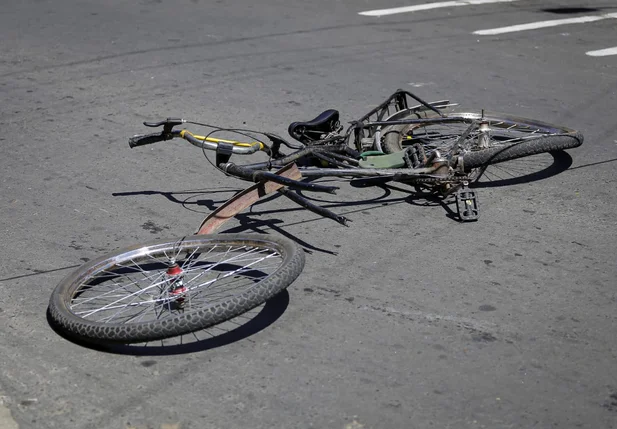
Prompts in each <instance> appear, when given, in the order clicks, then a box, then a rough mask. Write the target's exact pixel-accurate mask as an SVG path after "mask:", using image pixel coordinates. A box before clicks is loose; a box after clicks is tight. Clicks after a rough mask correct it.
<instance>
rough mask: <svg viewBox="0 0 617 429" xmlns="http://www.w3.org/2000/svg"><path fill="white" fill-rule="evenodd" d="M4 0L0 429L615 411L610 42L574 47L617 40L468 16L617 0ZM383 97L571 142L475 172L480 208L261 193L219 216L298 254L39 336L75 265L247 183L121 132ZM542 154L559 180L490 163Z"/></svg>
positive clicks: (615, 204)
mask: <svg viewBox="0 0 617 429" xmlns="http://www.w3.org/2000/svg"><path fill="white" fill-rule="evenodd" d="M4 3H5V4H4V6H5V7H3V10H2V12H1V13H0V36H1V37H0V40H1V42H0V94H1V95H2V103H1V104H0V129H1V130H2V133H1V134H0V147H1V148H2V156H1V157H0V179H1V182H2V192H1V193H0V213H1V216H0V231H1V232H2V235H1V237H2V242H3V244H4V245H3V246H2V248H0V261H2V262H1V263H0V292H1V296H2V300H1V301H0V339H1V340H0V428H2V429H5V428H6V429H13V428H17V427H19V428H20V429H27V428H73V427H75V428H97V429H98V428H122V429H125V428H131V429H137V428H138V429H145V428H152V429H179V428H182V429H188V428H279V427H280V428H309V427H315V428H336V429H343V428H344V429H361V428H364V429H368V428H457V429H458V428H532V427H534V428H554V427H560V428H577V427H583V428H614V427H617V364H616V357H617V356H616V354H617V339H616V334H617V329H616V328H617V319H616V315H615V310H616V308H617V307H616V304H617V303H616V297H617V295H616V285H617V282H616V281H615V277H616V275H617V268H616V265H617V264H616V257H615V255H616V253H617V245H616V243H615V239H616V236H617V221H616V219H615V210H616V208H617V192H616V191H615V186H616V185H617V175H616V174H615V173H614V170H613V169H614V168H615V167H616V166H617V162H616V161H617V125H616V122H615V113H614V110H615V106H617V56H615V55H613V56H604V57H591V56H588V55H586V52H588V51H592V50H598V49H603V48H610V47H614V46H615V45H616V44H617V42H616V40H617V37H616V36H617V27H616V26H615V22H616V21H615V19H604V20H600V21H597V22H590V23H584V24H583V23H581V24H571V25H564V26H556V27H550V28H543V29H538V30H530V31H524V32H514V33H507V34H502V35H499V36H478V35H474V34H473V32H474V31H476V30H480V29H487V28H496V27H504V26H508V25H515V24H521V23H528V22H536V21H545V20H553V19H563V18H570V17H579V16H587V15H598V14H603V13H614V12H617V5H615V3H614V2H613V1H609V0H606V1H602V0H589V1H585V2H578V1H574V0H561V1H558V0H549V1H540V0H518V1H513V2H502V3H495V4H482V5H467V6H459V7H444V8H440V9H433V10H425V11H418V12H413V13H405V14H395V15H389V16H383V17H369V16H361V15H358V12H361V11H365V10H372V9H383V8H390V7H396V6H404V5H412V4H419V3H421V2H420V1H419V0H409V1H408V2H402V3H401V2H393V1H388V0H376V1H370V2H369V1H363V0H330V1H325V0H315V1H312V2H299V1H282V0H260V1H255V2H247V1H240V0H231V1H220V0H219V1H216V2H215V1H211V2H210V1H205V0H201V1H200V0H178V1H174V2H171V1H163V0H140V1H135V2H125V1H120V0H105V1H100V0H97V1H95V0H83V1H80V2H71V1H68V0H55V1H51V0H23V1H21V2H10V3H9V2H6V1H5V2H4ZM568 8H579V9H574V10H568ZM560 12H561V13H560ZM397 88H404V89H407V90H411V91H414V92H416V93H418V95H420V96H421V97H423V98H426V99H431V100H438V99H446V98H447V99H450V100H452V101H456V102H459V103H461V104H462V105H464V106H469V107H473V108H485V109H488V110H494V111H503V112H508V113H511V114H514V115H519V116H524V117H531V118H536V119H540V120H543V121H547V122H551V123H557V124H563V125H566V126H569V127H571V128H574V129H579V130H581V131H582V132H583V133H584V135H585V143H584V145H583V146H581V147H580V148H577V149H575V150H571V151H569V155H570V156H571V158H569V157H565V158H563V157H562V158H559V159H553V158H552V157H551V156H550V155H546V156H540V157H538V159H537V160H533V163H536V164H533V163H532V164H531V166H530V164H528V163H521V164H516V163H515V164H513V165H514V166H515V168H516V169H519V170H518V173H517V172H515V173H511V172H506V171H501V170H492V171H491V172H490V174H491V175H490V176H487V179H486V181H485V182H483V184H482V185H481V186H480V187H479V188H478V192H479V198H480V203H481V209H482V213H481V219H480V220H479V221H478V222H475V223H466V224H461V223H458V222H456V221H454V220H452V219H451V218H450V217H449V216H448V211H447V210H446V209H445V208H444V207H442V206H440V205H436V204H431V203H430V202H426V201H424V200H422V199H418V198H414V197H413V194H411V193H410V191H411V190H410V189H407V188H406V187H405V186H403V185H400V186H399V185H393V186H388V187H358V186H355V187H354V186H352V185H350V184H349V183H348V182H347V181H344V180H340V181H336V182H337V184H338V185H339V186H341V190H340V192H339V193H338V195H336V196H331V195H328V196H327V197H325V198H323V199H321V197H320V199H321V201H322V202H323V203H324V204H326V205H328V206H329V207H330V208H331V209H332V210H334V211H335V212H337V213H339V214H344V215H345V216H347V217H349V218H351V219H352V220H353V222H352V224H351V227H350V228H344V227H342V226H340V225H337V224H336V223H334V222H332V221H329V220H325V219H320V218H318V217H317V216H316V215H314V214H312V213H310V212H307V211H304V210H301V209H299V208H297V207H296V206H294V205H293V204H292V203H291V202H289V201H286V200H284V199H282V198H272V199H269V200H267V201H265V202H264V203H260V204H258V205H256V206H255V207H253V208H252V210H251V211H249V212H246V213H244V214H242V215H241V216H239V218H238V220H234V221H233V222H232V223H231V224H229V225H227V226H226V227H225V230H226V231H236V232H238V231H246V232H251V233H266V234H283V235H286V236H288V237H290V238H292V239H294V240H296V241H297V242H298V243H300V244H301V245H302V246H303V247H304V248H305V249H306V252H307V255H306V256H307V263H306V267H305V269H304V272H303V273H302V275H301V276H300V277H299V279H298V280H297V281H296V282H295V283H294V284H292V286H291V287H290V288H289V290H288V292H287V293H284V294H282V295H281V296H279V297H277V298H276V299H274V300H272V301H271V302H269V303H267V304H266V305H265V306H263V307H260V308H258V309H256V310H254V311H252V312H250V313H248V314H247V315H245V316H242V317H239V318H237V319H235V320H233V321H231V322H228V323H226V324H224V325H221V326H220V327H215V328H211V329H209V330H206V331H203V332H199V333H196V335H195V336H187V337H190V338H183V339H176V340H175V342H173V343H171V342H167V343H162V344H148V345H138V346H131V347H128V346H127V347H116V348H112V349H104V350H95V349H92V348H88V347H84V346H82V345H78V344H75V343H72V342H70V341H68V340H66V339H64V338H63V337H62V336H60V335H58V334H57V333H56V332H54V331H53V330H52V328H51V327H50V326H49V324H48V321H47V318H46V308H47V303H48V300H49V297H50V295H51V293H52V291H53V289H54V287H55V286H56V285H57V284H58V283H59V282H60V281H61V280H62V278H63V277H64V276H65V275H67V274H68V273H70V272H71V270H74V269H75V268H76V267H77V266H79V265H80V264H82V263H83V262H84V261H87V260H89V259H92V258H95V257H98V256H101V255H103V254H105V253H108V252H112V251H114V250H115V249H117V248H119V247H123V246H127V245H130V244H133V243H138V242H143V241H148V240H152V239H155V238H158V237H176V236H182V235H185V234H187V233H190V232H193V231H194V230H195V228H196V227H197V226H198V224H199V222H200V221H201V219H202V218H203V217H204V216H206V215H207V214H208V213H209V212H210V211H211V210H212V209H213V208H214V207H216V206H218V205H220V204H221V203H222V202H223V201H225V199H226V198H228V197H230V196H231V195H233V193H234V192H235V191H237V190H240V189H242V188H243V187H245V186H246V184H245V183H243V182H240V181H237V180H235V179H231V178H227V177H225V176H224V175H223V174H221V173H219V172H217V171H215V170H214V169H213V168H212V167H211V166H210V164H209V163H208V162H207V161H206V159H205V158H204V157H203V155H202V154H201V153H200V151H199V150H196V149H195V148H194V147H192V146H190V145H187V144H183V142H182V141H179V142H176V141H174V142H169V143H165V144H160V145H155V146H149V147H144V148H138V149H133V150H131V149H129V148H128V145H127V138H128V137H129V136H131V135H133V134H136V133H141V132H145V131H146V129H145V128H144V127H143V126H141V122H142V121H144V120H147V119H159V118H165V117H168V116H180V117H184V118H190V119H194V120H200V121H203V122H207V123H213V124H217V125H222V126H230V127H231V126H236V127H237V126H246V127H252V128H258V129H261V130H265V131H272V132H277V133H279V134H281V135H282V134H284V133H285V132H286V128H287V125H288V124H289V123H290V122H292V121H294V120H302V119H310V118H311V117H313V116H314V115H316V114H317V113H319V112H321V111H322V110H325V109H327V108H337V109H339V110H340V111H341V113H342V119H343V120H344V121H349V120H353V119H355V118H357V117H358V116H360V115H361V114H363V113H365V112H366V111H367V110H369V109H370V108H371V107H373V106H374V105H375V104H377V103H378V102H380V101H382V100H383V99H384V98H385V97H386V96H387V95H389V94H390V93H392V92H393V91H394V90H396V89H397ZM551 164H559V165H561V166H562V167H563V168H559V166H557V170H564V169H565V171H560V172H559V174H546V175H544V176H546V177H543V178H542V180H514V181H512V180H510V181H509V182H508V180H507V179H508V178H509V177H510V176H509V174H522V175H523V176H524V175H525V172H524V170H523V169H524V168H540V169H543V168H548V169H549V170H547V171H553V170H551V168H553V167H555V165H553V167H550V166H551ZM567 167H569V168H567ZM566 168H567V169H566ZM532 177H535V176H532ZM508 183H509V184H510V185H509V186H501V185H504V184H508Z"/></svg>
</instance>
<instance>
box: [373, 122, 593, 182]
mask: <svg viewBox="0 0 617 429" xmlns="http://www.w3.org/2000/svg"><path fill="white" fill-rule="evenodd" d="M451 116H452V117H457V118H460V120H458V121H448V122H444V121H443V120H440V117H439V116H438V115H437V114H436V113H434V112H422V113H421V114H419V113H413V112H410V114H409V115H407V116H405V118H425V119H431V118H434V119H435V122H428V123H423V124H405V125H394V126H391V127H387V128H384V130H383V131H382V135H383V139H382V142H381V144H382V148H383V150H384V152H386V153H393V152H398V151H401V150H403V149H404V148H405V147H407V146H408V145H412V144H416V143H420V144H421V145H422V146H423V147H424V150H425V153H426V154H427V155H430V153H431V152H433V151H435V150H438V151H439V152H440V153H441V154H442V155H446V154H448V153H450V152H452V150H453V149H454V148H455V145H458V148H459V149H457V150H460V152H461V153H462V154H463V165H464V168H465V170H466V171H470V170H472V169H474V168H480V167H484V166H487V165H491V164H497V163H500V162H505V161H510V160H513V159H516V158H521V157H525V156H531V155H536V154H540V153H545V152H553V151H558V150H564V149H571V148H574V147H577V146H580V145H581V144H582V143H583V136H582V135H581V134H580V133H579V132H577V131H574V130H571V129H569V128H566V127H562V126H558V125H551V124H547V123H543V122H540V121H536V120H534V119H526V118H518V117H515V116H510V115H504V114H499V113H476V112H465V113H454V114H452V115H451ZM397 119H404V118H397Z"/></svg>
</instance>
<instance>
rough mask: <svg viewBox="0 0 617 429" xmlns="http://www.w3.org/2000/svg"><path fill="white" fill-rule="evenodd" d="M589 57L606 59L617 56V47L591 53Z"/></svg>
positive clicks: (588, 53)
mask: <svg viewBox="0 0 617 429" xmlns="http://www.w3.org/2000/svg"><path fill="white" fill-rule="evenodd" d="M587 55H589V56H590V57H605V56H607V55H617V46H616V47H614V48H606V49H599V50H597V51H589V52H587Z"/></svg>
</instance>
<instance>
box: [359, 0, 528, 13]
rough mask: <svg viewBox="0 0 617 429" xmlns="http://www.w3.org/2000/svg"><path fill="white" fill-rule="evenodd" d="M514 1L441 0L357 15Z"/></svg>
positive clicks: (511, 0) (369, 11) (513, 0)
mask: <svg viewBox="0 0 617 429" xmlns="http://www.w3.org/2000/svg"><path fill="white" fill-rule="evenodd" d="M515 1H518V0H453V1H442V2H437V3H425V4H417V5H414V6H403V7H393V8H391V9H375V10H367V11H364V12H358V15H364V16H385V15H394V14H397V13H408V12H417V11H420V10H430V9H439V8H442V7H458V6H472V5H477V4H489V3H511V2H515Z"/></svg>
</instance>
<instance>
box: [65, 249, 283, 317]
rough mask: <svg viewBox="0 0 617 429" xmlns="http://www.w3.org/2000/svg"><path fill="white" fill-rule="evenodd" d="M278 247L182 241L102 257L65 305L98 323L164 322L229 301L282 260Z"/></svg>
mask: <svg viewBox="0 0 617 429" xmlns="http://www.w3.org/2000/svg"><path fill="white" fill-rule="evenodd" d="M283 260H284V258H283V255H282V252H281V251H280V250H278V249H277V248H275V247H274V246H271V245H269V246H264V245H263V244H262V245H259V244H258V243H243V242H238V243H234V242H229V243H221V242H208V241H207V240H188V241H185V240H182V241H178V242H168V243H160V244H156V245H152V246H144V247H141V248H139V249H135V250H131V251H128V252H124V253H121V254H119V255H116V256H113V257H110V258H107V259H103V260H101V261H98V262H97V263H95V264H94V265H93V267H92V268H91V269H89V270H86V271H85V272H84V274H83V275H81V276H80V277H79V278H78V279H76V280H75V282H73V286H72V287H71V291H72V292H71V293H70V297H69V299H68V302H67V303H66V305H67V308H68V309H69V311H70V312H71V313H72V314H74V315H75V316H77V317H79V318H80V319H83V320H87V321H89V322H93V323H98V324H137V323H150V322H155V321H156V322H159V321H160V322H162V321H165V320H166V319H170V318H174V317H177V316H179V315H184V314H187V313H190V312H193V311H197V310H202V309H204V308H208V307H212V306H215V305H217V304H221V303H222V302H224V301H229V300H230V299H232V298H233V297H235V296H239V295H241V294H243V293H246V292H247V291H249V290H250V289H252V288H254V287H255V286H256V285H257V284H258V283H259V282H261V281H263V280H265V279H266V278H268V277H270V276H271V275H272V274H273V273H274V272H276V271H277V269H278V268H280V267H281V265H282V264H283Z"/></svg>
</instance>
